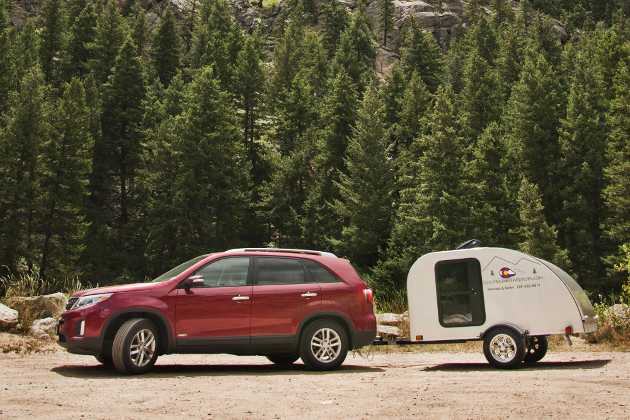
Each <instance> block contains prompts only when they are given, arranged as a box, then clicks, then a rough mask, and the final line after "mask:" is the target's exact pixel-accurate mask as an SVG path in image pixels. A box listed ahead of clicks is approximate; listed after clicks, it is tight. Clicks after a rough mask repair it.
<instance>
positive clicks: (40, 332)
mask: <svg viewBox="0 0 630 420" xmlns="http://www.w3.org/2000/svg"><path fill="white" fill-rule="evenodd" d="M56 326H57V321H56V320H55V319H54V318H44V319H38V320H36V321H34V322H33V325H31V329H30V330H28V333H29V335H32V336H33V337H38V338H50V335H51V334H54V333H55V328H56Z"/></svg>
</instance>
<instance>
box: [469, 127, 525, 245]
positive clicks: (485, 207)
mask: <svg viewBox="0 0 630 420" xmlns="http://www.w3.org/2000/svg"><path fill="white" fill-rule="evenodd" d="M507 155H508V154H507V145H506V142H505V138H504V136H503V133H502V131H501V129H500V127H499V124H498V123H497V122H491V123H490V124H488V126H487V127H486V129H485V130H484V132H483V133H482V134H481V136H480V137H479V140H478V142H477V145H476V147H475V149H474V153H473V160H472V162H471V163H470V177H471V183H472V184H473V186H474V191H473V193H472V200H473V205H472V213H473V217H474V219H475V223H474V226H475V228H474V234H473V235H472V236H473V237H474V238H477V239H479V240H480V241H481V242H482V243H483V244H486V245H488V246H504V247H512V246H514V245H515V244H514V241H513V237H512V235H511V234H510V233H509V232H510V230H511V229H514V228H516V227H517V226H518V224H519V223H518V214H517V212H516V211H515V209H514V205H513V203H514V201H513V199H514V198H516V197H512V195H513V194H511V193H510V191H509V190H508V185H507V177H506V173H508V171H509V168H510V161H509V159H508V158H507Z"/></svg>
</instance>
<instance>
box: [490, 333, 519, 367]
mask: <svg viewBox="0 0 630 420" xmlns="http://www.w3.org/2000/svg"><path fill="white" fill-rule="evenodd" d="M483 354H484V355H485V356H486V360H488V363H490V364H491V365H492V366H494V367H496V368H499V369H514V368H515V367H517V366H518V365H520V364H521V363H522V362H523V358H524V357H525V340H523V337H521V335H520V334H519V333H517V332H516V331H514V330H513V329H511V328H507V327H501V328H495V329H493V330H491V331H489V332H487V333H486V335H485V338H484V340H483Z"/></svg>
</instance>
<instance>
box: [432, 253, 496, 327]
mask: <svg viewBox="0 0 630 420" xmlns="http://www.w3.org/2000/svg"><path fill="white" fill-rule="evenodd" d="M435 281H436V286H437V298H438V313H439V316H440V324H441V325H442V326H444V327H462V326H468V325H481V324H483V323H484V322H485V318H486V311H485V308H484V304H483V292H482V288H481V265H480V264H479V261H478V260H476V259H473V258H468V259H462V260H449V261H440V262H439V263H437V264H436V266H435Z"/></svg>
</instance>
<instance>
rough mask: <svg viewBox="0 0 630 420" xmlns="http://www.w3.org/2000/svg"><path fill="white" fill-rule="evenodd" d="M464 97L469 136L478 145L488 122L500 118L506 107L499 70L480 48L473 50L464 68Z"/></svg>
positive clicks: (462, 103)
mask: <svg viewBox="0 0 630 420" xmlns="http://www.w3.org/2000/svg"><path fill="white" fill-rule="evenodd" d="M460 100H461V107H460V108H461V111H462V114H463V116H464V117H465V119H466V122H465V127H464V130H465V133H466V137H467V138H469V139H470V140H471V141H472V144H473V145H474V144H475V142H476V139H477V137H479V136H480V135H481V133H482V132H483V131H484V129H485V128H486V127H487V126H488V124H490V123H491V122H493V121H497V120H498V119H499V117H500V115H501V111H502V108H503V101H502V97H501V95H500V91H499V84H498V82H497V78H496V73H495V72H494V71H493V70H492V69H491V68H490V66H489V64H488V62H487V61H486V60H485V59H484V58H483V57H481V56H480V55H479V54H478V53H477V51H476V50H473V51H472V53H471V55H470V56H469V57H468V62H467V63H466V66H465V67H464V89H463V90H462V92H461V98H460Z"/></svg>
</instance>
